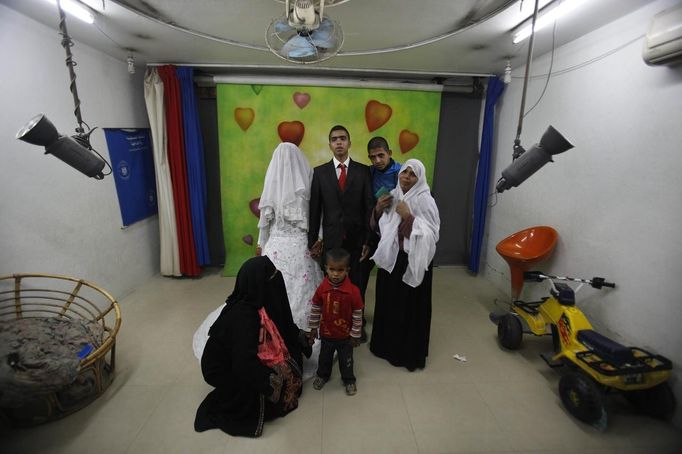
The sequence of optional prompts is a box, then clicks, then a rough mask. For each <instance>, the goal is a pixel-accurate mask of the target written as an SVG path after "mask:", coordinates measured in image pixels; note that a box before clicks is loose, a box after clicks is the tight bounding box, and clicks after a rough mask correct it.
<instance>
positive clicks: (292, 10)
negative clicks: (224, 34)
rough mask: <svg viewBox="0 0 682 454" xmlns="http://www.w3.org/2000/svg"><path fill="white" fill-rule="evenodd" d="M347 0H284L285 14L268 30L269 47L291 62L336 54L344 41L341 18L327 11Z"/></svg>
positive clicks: (323, 57) (312, 59)
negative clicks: (325, 11)
mask: <svg viewBox="0 0 682 454" xmlns="http://www.w3.org/2000/svg"><path fill="white" fill-rule="evenodd" d="M347 1H348V0H285V1H284V5H285V6H284V15H283V16H280V17H278V18H277V19H273V20H272V22H270V25H268V28H267V29H266V31H265V42H266V43H267V45H268V48H269V49H270V51H271V52H272V53H273V54H275V55H277V56H278V57H280V58H282V59H284V60H286V61H289V62H292V63H302V64H307V63H319V62H321V61H324V60H326V59H328V58H331V57H333V56H334V55H336V54H337V53H338V52H339V50H340V49H341V46H342V45H343V30H342V29H341V25H339V23H338V22H336V21H334V20H332V19H331V18H329V16H325V15H324V8H325V5H326V6H327V7H331V6H336V5H340V4H341V3H345V2H347Z"/></svg>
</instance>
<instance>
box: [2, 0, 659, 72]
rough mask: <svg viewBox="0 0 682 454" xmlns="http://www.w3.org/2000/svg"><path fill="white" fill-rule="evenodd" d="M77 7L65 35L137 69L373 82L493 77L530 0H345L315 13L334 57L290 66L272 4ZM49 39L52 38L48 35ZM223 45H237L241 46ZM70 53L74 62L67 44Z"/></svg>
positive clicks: (516, 60) (28, 0) (41, 2)
mask: <svg viewBox="0 0 682 454" xmlns="http://www.w3.org/2000/svg"><path fill="white" fill-rule="evenodd" d="M545 2H546V0H544V1H543V2H542V3H545ZM0 3H2V4H5V5H7V6H9V7H10V8H12V9H14V10H16V11H18V12H20V13H22V14H25V15H26V16H29V17H31V18H33V19H35V20H37V21H39V22H42V23H43V24H45V25H47V26H49V27H52V28H54V29H55V30H57V29H58V13H57V9H56V6H54V5H51V4H50V3H48V2H47V1H46V0H0ZM87 3H89V4H90V5H93V11H94V12H95V24H93V25H88V24H86V23H84V22H81V21H79V20H78V19H76V18H74V17H72V16H67V25H68V31H69V34H70V35H71V36H72V38H74V39H75V40H76V41H77V42H81V43H85V44H87V45H89V46H92V47H94V48H96V49H98V50H101V51H102V52H104V53H106V54H109V55H111V56H113V57H115V58H118V59H120V60H125V59H126V56H127V55H128V54H129V53H131V52H132V54H133V55H134V58H135V61H136V64H137V65H138V66H140V65H144V64H159V63H174V64H188V65H195V66H200V67H203V68H204V69H205V70H206V71H207V72H215V73H219V72H225V71H227V70H229V71H240V72H242V73H245V72H246V73H251V74H256V73H268V72H269V73H278V74H297V73H302V74H306V75H320V74H329V75H333V74H348V73H353V74H364V75H367V76H370V75H378V76H381V77H390V74H394V75H396V76H400V75H402V76H405V77H407V75H408V74H409V75H410V78H413V79H432V78H434V77H442V78H445V79H447V78H449V77H451V76H455V75H487V74H502V72H503V70H504V66H505V63H506V60H507V59H508V58H511V59H512V66H513V67H518V66H521V65H523V64H524V62H525V60H526V53H527V45H528V40H526V41H524V42H523V43H520V44H516V45H514V44H512V32H513V30H515V29H516V27H517V24H519V22H521V21H523V20H524V19H528V18H529V16H530V14H532V10H533V6H534V0H525V1H523V2H519V1H510V0H349V1H347V2H344V3H342V4H340V5H337V6H335V7H333V8H327V9H326V11H325V13H328V14H329V16H331V17H332V18H333V19H334V20H336V21H337V22H339V23H340V24H341V25H342V27H343V31H344V35H345V41H344V46H343V48H342V50H341V52H340V53H339V55H337V56H336V57H334V58H332V59H330V60H327V61H324V62H322V63H319V64H316V65H297V64H293V63H288V62H285V61H283V60H281V59H279V58H277V57H276V56H274V55H273V54H271V53H270V52H269V51H268V50H267V47H266V45H265V29H266V27H267V25H268V24H269V23H270V21H271V20H272V19H273V18H276V17H278V16H281V15H282V14H283V13H284V5H283V3H281V2H279V1H276V0H87ZM646 3H648V1H647V0H587V1H586V2H585V3H584V4H583V5H581V6H580V7H579V8H578V9H577V10H576V11H574V13H573V14H572V15H570V16H569V17H567V18H563V19H561V20H560V22H558V23H557V26H556V35H555V36H556V46H560V45H561V44H563V43H566V42H568V41H571V40H573V39H575V38H577V37H579V36H582V35H584V34H586V33H589V32H590V31H592V30H594V29H596V28H598V27H600V26H602V25H604V24H607V23H609V22H611V21H613V20H615V19H617V18H619V17H621V16H623V15H625V14H627V13H629V12H631V11H634V10H635V9H637V8H640V7H642V6H644V5H645V4H646ZM521 6H522V7H523V10H521ZM140 12H141V13H142V14H140ZM169 24H171V25H169ZM460 29H461V31H459V32H457V30H460ZM183 30H184V31H183ZM450 34H451V35H450ZM201 35H204V36H201ZM449 35H450V36H449ZM209 36H211V37H213V38H208V37H209ZM439 36H447V37H445V38H443V39H440V40H437V41H435V42H432V43H429V44H425V45H418V46H415V47H412V48H409V49H404V50H398V51H392V52H387V51H379V52H377V53H371V54H369V55H363V54H367V53H369V52H372V51H375V50H381V49H387V48H403V47H406V46H407V47H411V46H410V45H411V44H415V43H419V42H422V41H425V40H429V39H430V38H433V37H439ZM55 39H56V40H59V37H58V36H57V35H56V36H55ZM226 41H235V42H240V43H244V44H246V45H248V46H250V48H248V47H242V46H239V45H234V44H229V43H227V42H226ZM3 45H6V44H3ZM551 46H552V27H547V28H546V29H544V30H542V31H540V32H538V34H537V36H536V39H535V50H534V54H535V55H541V54H542V53H545V52H547V51H549V50H550V49H551ZM73 53H74V58H75V59H76V60H77V59H78V49H77V45H76V47H75V48H74V50H73Z"/></svg>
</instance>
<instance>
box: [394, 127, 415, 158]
mask: <svg viewBox="0 0 682 454" xmlns="http://www.w3.org/2000/svg"><path fill="white" fill-rule="evenodd" d="M398 143H399V144H400V152H401V153H407V152H408V151H410V150H411V149H413V148H414V147H416V146H417V144H418V143H419V136H418V135H417V134H415V133H413V132H410V131H408V130H407V129H403V130H402V131H400V137H399V138H398Z"/></svg>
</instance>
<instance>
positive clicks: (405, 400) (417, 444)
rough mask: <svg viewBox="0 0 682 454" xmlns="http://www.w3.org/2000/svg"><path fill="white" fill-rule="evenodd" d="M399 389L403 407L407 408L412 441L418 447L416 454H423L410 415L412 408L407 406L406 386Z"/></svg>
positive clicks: (400, 386)
mask: <svg viewBox="0 0 682 454" xmlns="http://www.w3.org/2000/svg"><path fill="white" fill-rule="evenodd" d="M398 389H400V397H401V399H402V401H403V405H404V407H405V413H407V421H408V422H409V423H410V431H411V432H412V440H413V441H414V445H415V446H416V447H417V453H416V454H422V450H421V448H420V447H419V440H418V439H417V433H416V432H415V429H414V422H413V419H412V416H411V415H410V407H409V406H408V405H407V399H406V398H405V385H404V384H403V385H399V387H398Z"/></svg>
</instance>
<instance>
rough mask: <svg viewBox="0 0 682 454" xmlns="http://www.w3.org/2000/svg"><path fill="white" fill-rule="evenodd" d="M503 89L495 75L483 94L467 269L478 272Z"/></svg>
mask: <svg viewBox="0 0 682 454" xmlns="http://www.w3.org/2000/svg"><path fill="white" fill-rule="evenodd" d="M503 91H504V83H503V82H502V81H501V80H500V79H498V78H497V77H495V76H492V77H490V78H488V91H487V92H486V95H485V116H484V118H483V133H482V135H481V152H480V155H479V158H478V173H477V174H476V190H475V192H474V222H473V228H472V233H471V254H470V255H469V270H470V271H472V272H474V273H478V268H479V265H480V261H481V245H482V243H483V233H484V232H485V216H486V211H487V207H488V189H489V188H490V160H491V158H492V152H493V132H494V130H495V104H496V103H497V100H498V99H499V98H500V96H501V95H502V92H503Z"/></svg>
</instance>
